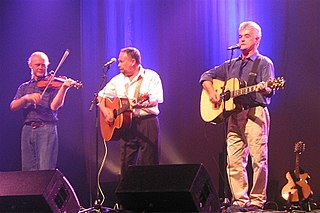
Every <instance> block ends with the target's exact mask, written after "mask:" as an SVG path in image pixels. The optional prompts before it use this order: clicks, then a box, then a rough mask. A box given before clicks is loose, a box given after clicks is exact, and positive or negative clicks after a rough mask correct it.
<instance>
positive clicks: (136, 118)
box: [132, 114, 157, 120]
mask: <svg viewBox="0 0 320 213" xmlns="http://www.w3.org/2000/svg"><path fill="white" fill-rule="evenodd" d="M155 117H157V115H154V114H152V115H143V116H137V117H133V118H132V119H133V120H145V119H148V118H155Z"/></svg>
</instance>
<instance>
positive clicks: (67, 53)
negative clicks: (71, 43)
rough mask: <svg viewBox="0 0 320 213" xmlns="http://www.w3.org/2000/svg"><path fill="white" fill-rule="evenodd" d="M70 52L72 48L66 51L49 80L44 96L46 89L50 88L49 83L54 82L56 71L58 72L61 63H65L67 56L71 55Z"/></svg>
mask: <svg viewBox="0 0 320 213" xmlns="http://www.w3.org/2000/svg"><path fill="white" fill-rule="evenodd" d="M69 54H70V50H69V49H66V51H65V52H64V54H63V56H62V58H61V60H60V62H59V64H58V66H57V68H56V70H55V71H54V72H53V74H52V75H51V79H50V80H49V81H48V84H47V86H46V87H45V88H44V90H43V92H42V94H41V96H43V94H44V93H45V92H46V90H47V89H48V88H49V85H50V84H51V83H52V81H53V79H54V77H55V76H56V73H57V72H58V70H59V68H60V67H61V65H62V64H63V62H64V61H65V60H66V58H67V57H68V56H69Z"/></svg>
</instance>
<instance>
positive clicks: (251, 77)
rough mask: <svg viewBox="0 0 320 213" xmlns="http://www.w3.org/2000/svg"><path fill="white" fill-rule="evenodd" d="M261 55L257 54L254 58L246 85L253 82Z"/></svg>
mask: <svg viewBox="0 0 320 213" xmlns="http://www.w3.org/2000/svg"><path fill="white" fill-rule="evenodd" d="M261 59H262V57H261V56H260V55H258V56H257V58H256V60H254V62H253V67H252V71H251V72H250V73H249V79H248V86H251V85H253V84H254V79H255V78H256V76H257V70H258V65H259V63H260V61H261Z"/></svg>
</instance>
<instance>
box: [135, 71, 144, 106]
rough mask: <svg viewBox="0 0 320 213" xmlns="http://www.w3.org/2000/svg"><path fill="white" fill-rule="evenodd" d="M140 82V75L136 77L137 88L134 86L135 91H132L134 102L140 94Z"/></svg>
mask: <svg viewBox="0 0 320 213" xmlns="http://www.w3.org/2000/svg"><path fill="white" fill-rule="evenodd" d="M142 80H143V78H142V77H141V75H140V76H139V77H138V80H137V86H136V89H135V91H134V96H133V97H134V98H135V99H136V100H138V97H139V94H140V87H141V83H142Z"/></svg>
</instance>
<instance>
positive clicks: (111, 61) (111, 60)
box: [103, 58, 117, 67]
mask: <svg viewBox="0 0 320 213" xmlns="http://www.w3.org/2000/svg"><path fill="white" fill-rule="evenodd" d="M116 61H117V59H116V58H111V59H110V61H108V62H107V63H105V64H104V65H103V67H106V66H110V65H111V64H113V63H114V62H116Z"/></svg>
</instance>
